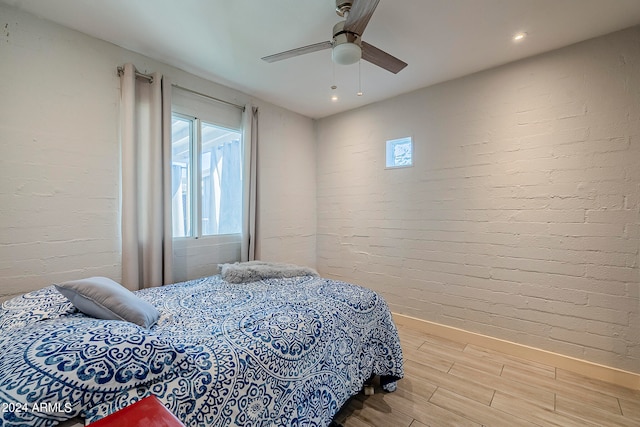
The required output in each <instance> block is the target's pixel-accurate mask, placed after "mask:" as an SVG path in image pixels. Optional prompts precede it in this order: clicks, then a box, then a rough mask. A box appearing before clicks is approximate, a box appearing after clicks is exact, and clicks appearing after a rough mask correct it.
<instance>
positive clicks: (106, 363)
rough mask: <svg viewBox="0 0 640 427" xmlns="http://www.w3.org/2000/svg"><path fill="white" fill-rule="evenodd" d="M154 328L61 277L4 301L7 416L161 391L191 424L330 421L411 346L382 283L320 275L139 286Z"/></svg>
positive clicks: (57, 413) (23, 421) (63, 414)
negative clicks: (402, 339)
mask: <svg viewBox="0 0 640 427" xmlns="http://www.w3.org/2000/svg"><path fill="white" fill-rule="evenodd" d="M135 296H136V297H137V298H139V299H140V300H143V301H146V302H147V303H149V304H150V305H152V306H153V307H155V308H156V309H157V311H158V313H159V317H158V319H157V321H156V322H155V323H154V325H153V326H151V327H149V328H145V327H143V326H139V325H137V324H135V323H131V322H126V321H121V320H105V319H96V318H93V317H89V316H87V315H85V314H83V313H82V312H79V311H78V310H77V308H76V307H75V306H74V305H73V304H72V303H71V302H70V301H69V300H68V299H67V298H66V297H65V296H63V295H62V294H61V293H60V292H59V291H58V290H57V289H56V288H55V287H54V286H49V287H46V288H43V289H41V290H38V291H34V292H29V293H27V294H24V295H22V296H20V297H17V298H14V299H12V300H9V301H6V302H5V303H4V304H3V305H2V308H1V309H0V411H1V412H0V426H2V427H5V426H12V427H13V426H50V425H56V424H58V423H59V422H63V421H65V420H68V419H73V418H77V417H81V418H82V419H84V420H85V422H86V423H90V422H93V421H96V420H98V419H100V418H102V417H105V416H107V415H108V414H110V413H112V412H114V411H117V410H118V409H121V408H123V407H125V406H127V405H130V404H132V403H134V402H135V401H137V400H140V399H142V398H143V397H146V396H148V395H155V396H157V397H158V398H159V399H160V400H161V401H162V403H163V404H164V405H165V406H167V408H169V410H171V412H173V413H174V414H175V415H176V416H177V417H178V418H179V419H180V420H181V421H182V422H183V423H184V424H185V425H186V426H271V425H273V426H328V425H330V424H331V421H332V418H333V416H334V415H335V414H336V412H337V411H338V410H339V409H340V407H341V406H342V405H343V404H344V403H345V402H346V401H347V400H348V399H349V398H350V397H351V396H353V395H355V394H357V393H358V392H359V391H360V390H361V388H362V386H363V384H364V383H365V382H366V381H367V380H368V379H369V378H370V377H371V376H373V375H377V376H380V382H381V384H382V385H383V386H384V388H385V390H387V391H393V390H394V388H395V382H396V381H398V380H399V379H400V378H402V376H403V360H402V350H401V348H400V343H399V340H398V334H397V330H396V328H395V325H394V323H393V320H392V317H391V314H390V312H389V309H388V307H387V305H386V303H385V301H384V299H383V298H382V297H381V296H380V295H378V294H377V293H375V292H373V291H371V290H369V289H366V288H363V287H360V286H357V285H353V284H348V283H344V282H340V281H335V280H330V279H325V278H321V277H315V276H308V275H305V276H295V277H284V278H282V277H280V278H268V279H262V280H257V281H251V282H248V283H238V284H235V283H229V282H227V281H225V280H223V279H222V277H221V276H220V275H216V276H211V277H206V278H202V279H197V280H191V281H188V282H183V283H177V284H173V285H169V286H164V287H160V288H152V289H145V290H141V291H137V292H135Z"/></svg>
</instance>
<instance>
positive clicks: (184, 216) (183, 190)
mask: <svg viewBox="0 0 640 427" xmlns="http://www.w3.org/2000/svg"><path fill="white" fill-rule="evenodd" d="M192 123H193V121H192V120H191V119H186V118H182V117H179V116H173V117H172V124H171V213H172V228H173V236H174V237H186V236H191V235H192V232H193V229H192V226H191V223H192V218H191V200H190V194H191V191H190V188H189V187H190V182H191V180H190V177H191V168H190V163H191V146H192V141H193V126H192Z"/></svg>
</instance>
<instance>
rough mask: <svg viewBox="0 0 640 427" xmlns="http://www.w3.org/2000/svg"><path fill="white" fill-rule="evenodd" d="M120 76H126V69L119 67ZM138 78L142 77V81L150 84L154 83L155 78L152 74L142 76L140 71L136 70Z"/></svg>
mask: <svg viewBox="0 0 640 427" xmlns="http://www.w3.org/2000/svg"><path fill="white" fill-rule="evenodd" d="M117 70H118V75H119V76H121V75H123V74H124V67H117ZM136 77H140V78H141V79H145V80H148V81H149V83H153V76H152V75H150V74H142V73H141V72H139V71H138V70H136Z"/></svg>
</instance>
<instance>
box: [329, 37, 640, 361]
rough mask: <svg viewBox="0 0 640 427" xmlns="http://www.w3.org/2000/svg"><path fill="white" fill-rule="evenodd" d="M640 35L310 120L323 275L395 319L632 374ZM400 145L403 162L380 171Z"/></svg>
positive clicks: (636, 332)
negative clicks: (358, 287)
mask: <svg viewBox="0 0 640 427" xmlns="http://www.w3.org/2000/svg"><path fill="white" fill-rule="evenodd" d="M638 40H640V28H634V29H630V30H627V31H623V32H620V33H616V34H612V35H609V36H606V37H602V38H598V39H595V40H591V41H587V42H584V43H581V44H578V45H574V46H571V47H568V48H565V49H562V50H558V51H555V52H552V53H549V54H545V55H541V56H538V57H535V58H531V59H527V60H523V61H519V62H517V63H513V64H510V65H506V66H503V67H500V68H497V69H493V70H489V71H486V72H482V73H478V74H475V75H471V76H468V77H465V78H461V79H457V80H455V81H451V82H448V83H444V84H440V85H437V86H434V87H430V88H426V89H423V90H420V91H416V92H413V93H410V94H407V95H404V96H400V97H397V98H394V99H391V100H387V101H384V102H381V103H377V104H374V105H370V106H368V107H365V108H361V109H358V110H354V111H352V112H349V113H346V114H340V115H336V116H332V117H329V118H326V119H323V120H320V121H319V122H318V124H317V129H318V148H317V150H318V165H317V168H318V169H317V171H318V179H317V192H318V201H317V203H318V236H317V239H318V249H317V256H318V262H317V267H318V269H319V271H320V272H321V273H322V274H323V275H326V276H331V277H335V278H341V279H345V280H347V281H352V282H356V283H360V284H362V285H365V286H369V287H372V288H374V289H376V290H378V291H380V292H381V293H382V294H383V295H384V296H385V298H386V299H387V301H388V302H389V303H390V306H391V308H392V310H393V311H395V312H398V313H403V314H407V315H411V316H415V317H418V318H422V319H426V320H430V321H434V322H438V323H442V324H446V325H450V326H454V327H459V328H462V329H465V330H469V331H474V332H478V333H482V334H486V335H490V336H494V337H498V338H502V339H506V340H510V341H514V342H517V343H521V344H526V345H530V346H534V347H537V348H541V349H546V350H550V351H554V352H559V353H562V354H565V355H569V356H574V357H578V358H581V359H586V360H590V361H594V362H598V363H602V364H605V365H608V366H613V367H618V368H621V369H625V370H630V371H633V372H640V313H639V311H640V302H639V291H640V275H639V270H638V249H639V246H640V227H639V225H640V224H639V223H640V222H639V199H640V44H639V42H638ZM399 78H401V74H400V75H399ZM404 136H413V138H414V145H415V166H414V167H413V168H408V169H399V170H385V169H384V166H385V165H384V143H385V140H386V139H393V138H398V137H404Z"/></svg>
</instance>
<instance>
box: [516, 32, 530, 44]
mask: <svg viewBox="0 0 640 427" xmlns="http://www.w3.org/2000/svg"><path fill="white" fill-rule="evenodd" d="M525 37H527V33H524V32H523V33H517V34H515V35H514V36H513V41H514V42H519V41H522V40H524V38H525Z"/></svg>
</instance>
